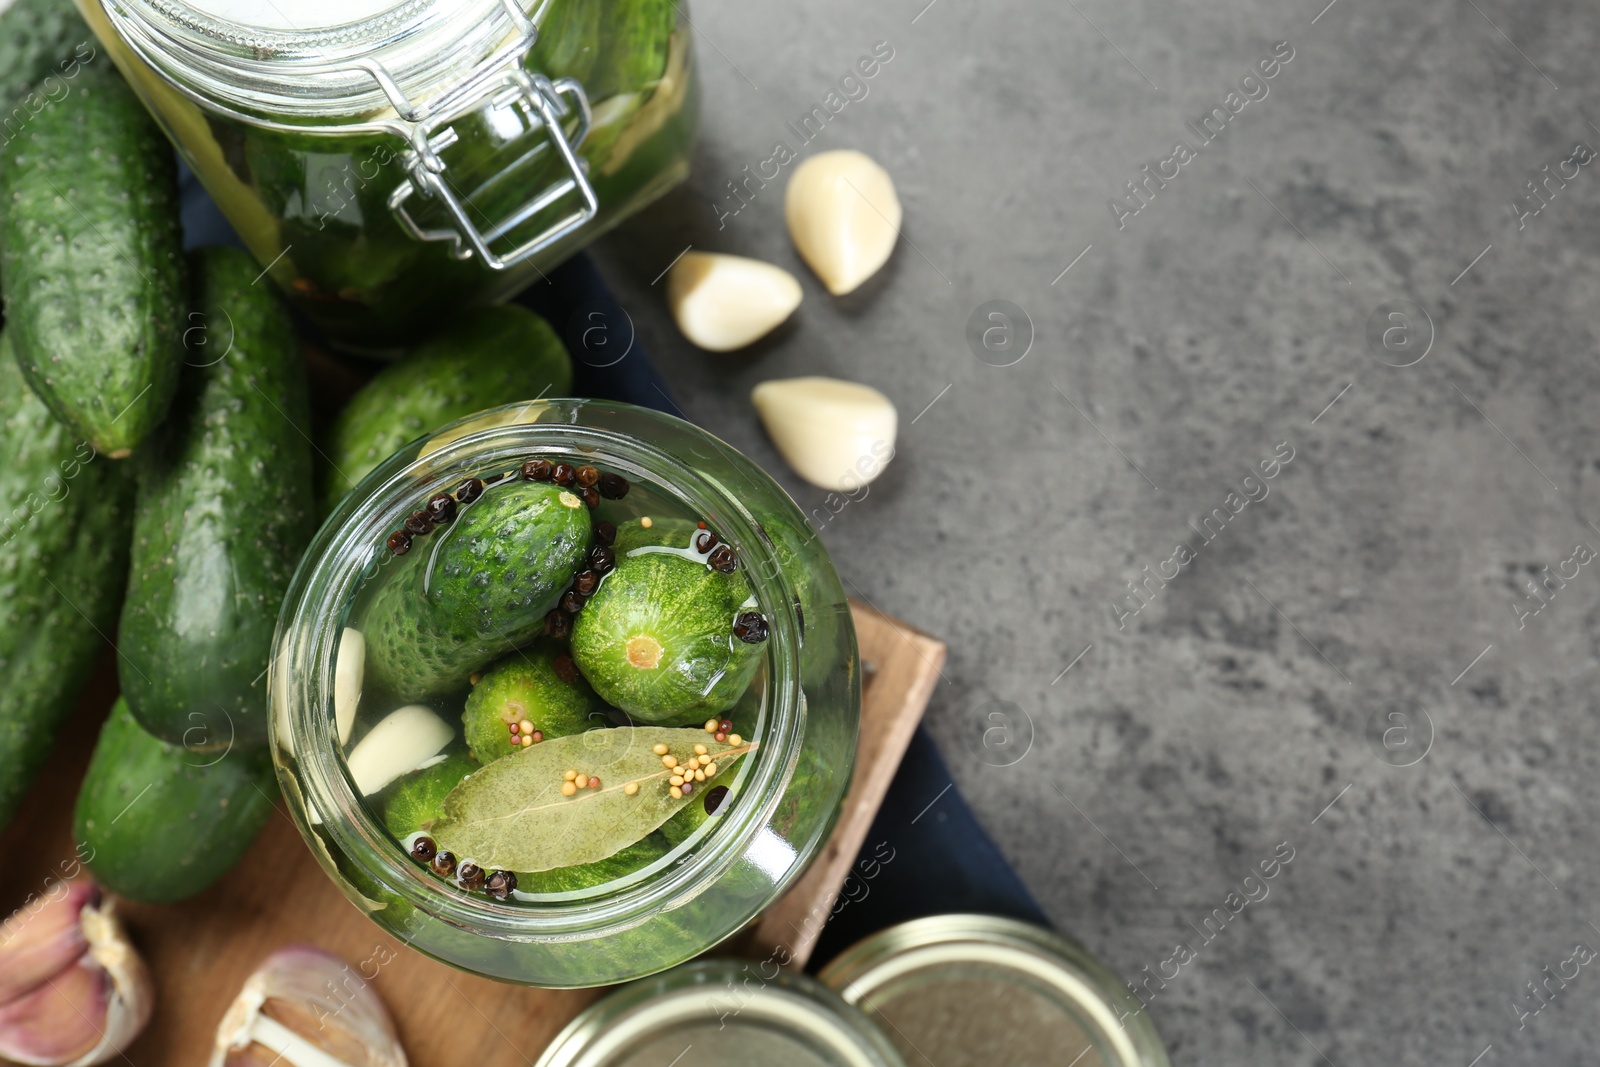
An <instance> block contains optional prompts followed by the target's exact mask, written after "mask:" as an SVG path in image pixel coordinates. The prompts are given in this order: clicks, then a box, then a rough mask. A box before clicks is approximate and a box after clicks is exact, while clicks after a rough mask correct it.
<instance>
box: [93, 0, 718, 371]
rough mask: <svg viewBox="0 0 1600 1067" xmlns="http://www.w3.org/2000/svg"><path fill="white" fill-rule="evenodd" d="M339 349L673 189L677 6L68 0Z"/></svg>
mask: <svg viewBox="0 0 1600 1067" xmlns="http://www.w3.org/2000/svg"><path fill="white" fill-rule="evenodd" d="M78 3H79V6H80V7H81V9H82V10H83V13H84V16H85V17H86V18H87V19H88V20H89V23H90V25H91V26H93V27H94V29H95V32H96V33H97V35H98V36H99V37H100V38H101V40H102V41H103V42H104V43H105V45H106V47H107V50H108V51H109V52H110V54H111V56H112V58H113V59H114V60H115V61H116V63H117V65H118V67H119V68H121V70H122V72H123V74H124V75H125V76H126V77H127V78H128V80H129V81H130V82H131V83H132V85H133V86H134V88H135V89H136V90H137V91H138V92H139V94H140V95H141V96H142V97H143V98H144V101H145V103H146V104H147V105H148V106H149V107H150V109H151V111H152V112H153V113H154V115H155V116H156V119H157V120H158V121H159V122H160V123H161V125H162V126H163V128H164V129H165V130H166V131H167V133H168V135H169V136H170V137H171V138H172V140H173V142H174V143H175V144H176V145H177V146H178V149H179V151H180V152H181V153H182V154H183V156H184V158H185V159H186V160H187V161H188V163H189V165H190V166H191V167H192V168H193V169H194V171H195V173H196V174H197V175H198V176H199V178H200V180H201V182H202V183H204V185H205V187H206V189H207V190H208V191H209V192H210V193H211V195H212V197H213V198H214V199H215V200H216V202H217V204H218V205H219V206H220V207H221V208H222V211H223V213H224V214H225V215H227V217H228V219H229V221H230V222H232V223H233V226H234V228H235V229H236V230H237V231H238V232H239V235H240V236H241V237H242V238H243V240H244V242H245V244H246V245H247V246H249V248H250V250H251V251H252V252H253V253H254V254H255V255H256V257H257V258H258V259H259V260H260V261H261V263H262V264H263V265H264V266H265V267H266V268H267V272H268V273H269V274H270V275H271V276H272V278H273V279H274V280H275V281H276V282H277V283H278V284H279V285H280V287H281V288H283V290H284V291H285V292H286V293H288V294H289V295H290V296H291V297H293V298H294V299H295V301H296V302H297V303H298V304H299V306H300V307H301V308H302V309H303V310H304V311H305V313H306V314H307V315H308V316H309V317H310V318H311V319H312V320H313V321H314V322H316V323H317V324H318V325H319V326H320V327H321V328H322V329H323V330H324V332H325V333H326V334H327V335H328V337H329V338H330V339H331V340H333V341H334V342H335V343H338V344H340V345H341V346H343V347H346V348H350V349H356V350H363V351H367V352H371V353H376V354H383V353H385V352H387V351H392V350H393V349H395V348H396V347H397V346H399V345H400V344H402V343H404V342H407V341H409V340H410V339H413V338H414V337H416V336H417V334H418V332H419V330H422V329H425V328H426V327H428V326H430V325H431V324H432V323H433V322H435V321H436V320H437V319H438V317H439V315H440V313H441V312H442V311H443V310H446V309H450V308H453V307H457V306H460V305H461V304H464V303H492V302H496V301H499V300H503V299H505V298H507V297H509V296H511V295H512V294H514V293H515V292H517V291H518V290H519V289H521V288H523V287H524V286H526V285H527V284H528V283H529V282H531V281H533V280H534V279H535V278H537V277H539V276H541V274H542V272H543V271H544V270H547V269H549V268H550V267H552V266H554V265H555V264H556V263H559V262H560V261H561V260H562V259H564V258H565V257H567V256H568V255H570V254H571V253H572V252H573V251H575V250H576V249H578V248H580V247H582V246H583V245H585V244H587V243H588V242H590V241H592V240H594V239H595V238H596V237H597V236H599V235H600V234H601V233H604V232H605V231H606V230H607V229H609V228H610V227H612V226H614V225H616V224H617V223H618V222H619V221H621V220H622V219H623V218H625V217H626V216H628V215H629V214H631V213H632V212H634V211H637V210H638V209H639V208H641V207H643V206H644V205H645V204H647V203H649V202H650V201H651V200H653V199H655V198H656V197H658V196H660V195H661V194H662V193H663V192H665V191H666V190H667V189H669V188H671V187H672V186H673V185H674V184H676V183H677V182H679V181H681V180H682V179H683V178H684V177H685V176H686V175H687V173H688V165H689V164H688V156H689V150H690V147H691V144H692V142H693V139H694V132H695V116H696V106H697V92H698V89H697V82H696V78H695V70H694V65H693V62H692V56H691V51H690V46H689V45H690V41H689V33H688V29H687V20H686V17H685V16H683V14H682V11H681V9H680V7H679V5H678V4H676V3H675V2H674V0H276V2H274V3H268V4H249V3H244V2H243V0H116V2H112V0H78Z"/></svg>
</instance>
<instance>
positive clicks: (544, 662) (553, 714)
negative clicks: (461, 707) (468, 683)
mask: <svg viewBox="0 0 1600 1067" xmlns="http://www.w3.org/2000/svg"><path fill="white" fill-rule="evenodd" d="M562 654H563V653H562V650H561V649H559V648H557V647H556V646H555V644H554V643H552V642H550V641H541V642H539V644H538V645H536V646H535V647H533V648H529V649H525V650H523V651H519V652H514V653H512V654H511V655H509V656H507V657H506V658H505V659H503V660H501V661H500V662H499V663H497V664H495V665H494V666H493V667H492V668H490V669H489V670H488V671H486V672H484V675H483V677H482V678H480V679H479V680H478V684H477V685H475V686H473V687H472V693H471V695H469V696H468V697H467V707H466V710H465V711H463V712H462V713H461V725H462V728H463V729H462V733H463V734H464V735H465V736H466V739H467V747H468V748H469V749H471V750H472V755H473V757H474V758H476V759H477V760H478V761H479V762H482V763H488V762H489V761H490V760H493V759H499V758H500V757H501V756H509V755H512V754H513V753H515V752H520V751H521V750H522V746H518V747H517V748H512V746H511V730H510V726H511V723H513V722H520V721H522V720H524V719H526V720H527V721H529V722H531V723H533V727H534V729H536V730H538V731H539V732H540V733H542V734H543V735H544V737H545V739H546V740H551V739H554V738H557V737H566V736H567V735H569V734H576V733H581V732H582V731H584V730H588V729H591V728H593V727H595V726H604V725H605V721H604V720H603V719H602V718H600V717H599V715H598V714H597V713H598V712H599V710H600V701H599V698H597V697H596V696H595V695H594V690H593V689H591V688H589V683H588V682H586V681H584V680H583V676H582V675H578V676H577V677H576V678H575V679H574V680H573V681H571V682H568V681H564V680H563V679H562V678H561V675H560V672H558V671H557V670H556V665H555V662H556V657H557V656H558V655H562ZM575 669H576V668H574V670H575ZM592 714H593V715H595V717H594V718H591V717H590V716H591V715H592ZM508 715H509V716H514V717H511V718H508V717H507V716H508Z"/></svg>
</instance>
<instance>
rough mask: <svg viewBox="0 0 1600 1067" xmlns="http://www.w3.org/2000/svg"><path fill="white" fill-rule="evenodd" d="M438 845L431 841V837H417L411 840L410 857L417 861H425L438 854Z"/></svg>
mask: <svg viewBox="0 0 1600 1067" xmlns="http://www.w3.org/2000/svg"><path fill="white" fill-rule="evenodd" d="M438 851H439V846H438V845H436V844H434V843H433V838H431V837H419V838H417V839H416V840H415V841H413V842H411V858H412V859H414V860H416V861H417V862H418V863H427V862H428V861H429V860H431V859H433V857H434V856H435V855H437V854H438Z"/></svg>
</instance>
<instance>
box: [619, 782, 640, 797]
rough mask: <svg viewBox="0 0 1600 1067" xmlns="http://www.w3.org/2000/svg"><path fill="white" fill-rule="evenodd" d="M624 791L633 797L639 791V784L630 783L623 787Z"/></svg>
mask: <svg viewBox="0 0 1600 1067" xmlns="http://www.w3.org/2000/svg"><path fill="white" fill-rule="evenodd" d="M622 791H623V792H624V793H626V794H628V795H629V796H630V797H631V796H633V795H634V794H635V793H637V792H638V791H639V783H638V782H629V783H628V784H627V785H625V786H623V787H622Z"/></svg>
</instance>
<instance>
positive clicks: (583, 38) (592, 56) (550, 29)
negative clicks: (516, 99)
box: [529, 0, 605, 86]
mask: <svg viewBox="0 0 1600 1067" xmlns="http://www.w3.org/2000/svg"><path fill="white" fill-rule="evenodd" d="M604 6H605V5H604V4H597V3H595V2H594V0H555V2H554V3H552V4H551V5H550V10H549V11H548V12H547V13H546V14H545V16H544V18H543V19H542V20H541V21H540V24H539V40H538V43H536V44H535V45H534V47H533V52H532V53H531V55H530V58H529V62H530V63H531V64H532V66H533V68H534V69H535V70H537V71H538V72H539V73H540V74H543V75H546V76H547V77H550V78H576V79H577V80H578V81H580V82H584V83H585V85H586V86H587V80H588V77H589V72H590V71H592V70H593V69H594V65H595V61H596V60H598V59H599V58H600V47H601V46H600V22H601V17H602V15H603V11H602V9H603V8H604Z"/></svg>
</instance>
